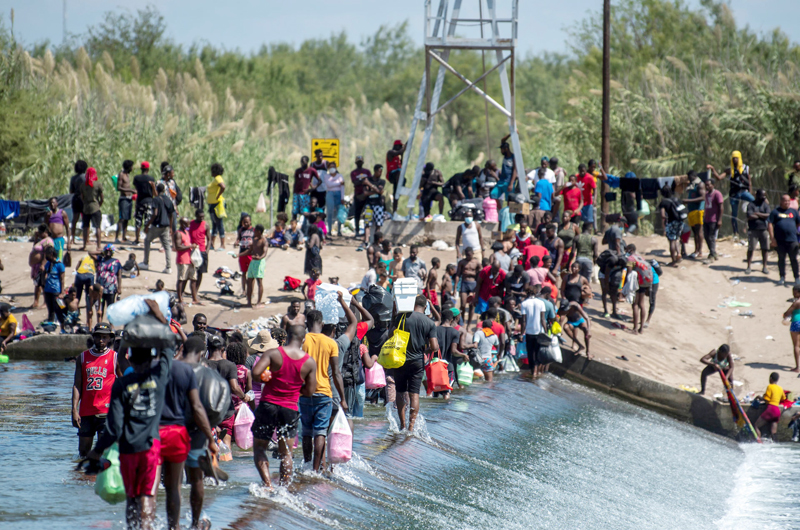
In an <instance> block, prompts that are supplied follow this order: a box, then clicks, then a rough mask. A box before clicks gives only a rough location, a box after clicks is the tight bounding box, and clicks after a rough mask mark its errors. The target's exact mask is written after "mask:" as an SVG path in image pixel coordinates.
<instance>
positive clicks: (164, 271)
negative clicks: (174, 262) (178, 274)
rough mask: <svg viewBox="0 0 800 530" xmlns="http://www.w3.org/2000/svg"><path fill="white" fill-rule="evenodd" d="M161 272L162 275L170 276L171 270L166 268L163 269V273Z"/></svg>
mask: <svg viewBox="0 0 800 530" xmlns="http://www.w3.org/2000/svg"><path fill="white" fill-rule="evenodd" d="M161 272H162V273H164V274H172V269H171V268H169V267H167V268H166V269H164V270H163V271H161Z"/></svg>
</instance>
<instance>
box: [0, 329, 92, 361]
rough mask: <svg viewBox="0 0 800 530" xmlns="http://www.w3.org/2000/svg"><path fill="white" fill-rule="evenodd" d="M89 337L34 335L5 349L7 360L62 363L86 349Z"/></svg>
mask: <svg viewBox="0 0 800 530" xmlns="http://www.w3.org/2000/svg"><path fill="white" fill-rule="evenodd" d="M89 338H90V336H89V335H47V334H45V335H34V336H33V337H30V338H28V339H25V340H21V341H19V342H13V343H11V344H9V345H8V347H7V348H6V354H7V355H8V357H9V359H12V360H18V359H25V360H29V361H63V360H64V357H72V356H75V355H78V354H80V353H81V352H82V351H84V350H85V349H86V340H87V339H89Z"/></svg>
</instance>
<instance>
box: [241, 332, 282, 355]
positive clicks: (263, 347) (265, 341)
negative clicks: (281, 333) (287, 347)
mask: <svg viewBox="0 0 800 530" xmlns="http://www.w3.org/2000/svg"><path fill="white" fill-rule="evenodd" d="M247 346H248V347H250V349H251V350H253V351H256V352H259V353H264V352H265V351H267V350H272V349H275V348H277V347H278V341H276V340H275V339H273V338H272V334H271V333H270V332H269V330H268V329H262V330H261V331H259V332H258V334H257V335H256V336H255V337H253V338H252V339H250V340H248V341H247Z"/></svg>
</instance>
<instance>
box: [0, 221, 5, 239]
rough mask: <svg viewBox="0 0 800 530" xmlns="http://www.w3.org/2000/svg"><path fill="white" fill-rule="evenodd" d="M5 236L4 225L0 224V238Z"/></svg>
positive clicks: (3, 223)
mask: <svg viewBox="0 0 800 530" xmlns="http://www.w3.org/2000/svg"><path fill="white" fill-rule="evenodd" d="M4 235H6V223H5V222H0V236H4Z"/></svg>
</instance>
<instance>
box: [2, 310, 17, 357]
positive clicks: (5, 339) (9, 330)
mask: <svg viewBox="0 0 800 530" xmlns="http://www.w3.org/2000/svg"><path fill="white" fill-rule="evenodd" d="M17 324H18V322H17V319H16V318H14V315H12V314H11V306H9V305H8V304H2V305H0V339H2V342H0V352H4V351H6V346H8V345H9V344H10V343H11V342H12V341H13V340H14V338H15V337H16V335H17V327H18V326H17Z"/></svg>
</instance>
